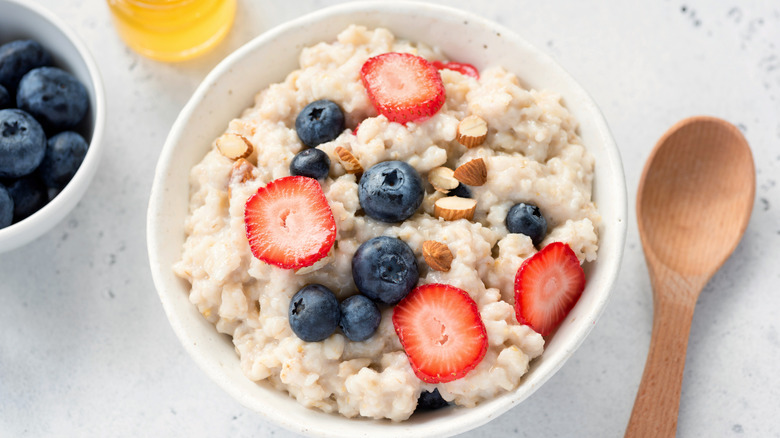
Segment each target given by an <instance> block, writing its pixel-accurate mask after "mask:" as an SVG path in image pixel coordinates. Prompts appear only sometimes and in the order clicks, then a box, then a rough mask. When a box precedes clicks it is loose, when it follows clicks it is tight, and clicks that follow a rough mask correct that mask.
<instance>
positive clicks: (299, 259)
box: [244, 176, 336, 269]
mask: <svg viewBox="0 0 780 438" xmlns="http://www.w3.org/2000/svg"><path fill="white" fill-rule="evenodd" d="M244 224H245V225H246V237H247V239H249V246H250V247H251V248H252V254H253V255H254V256H255V257H257V258H258V259H260V260H262V261H264V262H266V263H270V264H272V265H276V266H278V267H280V268H284V269H297V268H302V267H304V266H311V265H313V264H314V262H316V261H317V260H319V259H321V258H323V257H325V256H326V255H327V254H328V251H330V248H331V247H332V246H333V242H335V241H336V221H335V219H334V218H333V212H332V211H331V209H330V205H328V200H327V199H326V198H325V194H324V193H322V188H321V187H320V184H319V183H318V182H317V180H315V179H312V178H307V177H305V176H287V177H284V178H279V179H277V180H274V181H271V182H270V183H268V185H267V186H265V187H260V188H259V189H258V190H257V193H255V194H254V195H252V196H251V197H250V198H249V199H248V200H247V201H246V207H245V209H244Z"/></svg>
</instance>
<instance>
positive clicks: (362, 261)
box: [352, 236, 419, 304]
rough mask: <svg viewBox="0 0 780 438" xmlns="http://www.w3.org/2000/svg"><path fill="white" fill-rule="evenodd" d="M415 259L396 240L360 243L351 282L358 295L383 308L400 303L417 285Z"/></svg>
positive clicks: (382, 239) (406, 247)
mask: <svg viewBox="0 0 780 438" xmlns="http://www.w3.org/2000/svg"><path fill="white" fill-rule="evenodd" d="M418 278H419V273H418V271H417V259H415V257H414V253H413V252H412V249H411V248H409V245H407V244H406V243H404V242H403V241H402V240H400V239H397V238H395V237H388V236H379V237H374V238H373V239H371V240H368V241H366V242H363V244H362V245H360V247H359V248H358V249H357V251H355V255H354V256H353V257H352V279H353V280H355V286H357V288H358V290H359V291H360V293H362V294H363V295H365V296H367V297H368V298H371V299H372V300H374V301H378V302H380V303H384V304H395V303H397V302H399V301H401V300H402V299H403V298H404V297H405V296H406V295H407V294H408V293H409V291H411V290H412V288H414V286H415V285H416V284H417V279H418Z"/></svg>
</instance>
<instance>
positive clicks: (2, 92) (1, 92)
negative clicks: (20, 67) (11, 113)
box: [0, 85, 12, 109]
mask: <svg viewBox="0 0 780 438" xmlns="http://www.w3.org/2000/svg"><path fill="white" fill-rule="evenodd" d="M11 106H12V105H11V95H10V94H9V93H8V90H6V88H5V87H4V86H2V85H0V109H4V108H10V107H11Z"/></svg>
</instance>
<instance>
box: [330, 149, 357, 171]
mask: <svg viewBox="0 0 780 438" xmlns="http://www.w3.org/2000/svg"><path fill="white" fill-rule="evenodd" d="M335 152H336V155H338V156H339V161H341V165H342V166H344V170H346V171H347V173H354V174H356V175H360V174H362V173H363V166H361V165H360V162H359V161H358V160H357V158H355V156H354V155H352V152H350V151H348V150H347V149H345V148H343V147H341V146H338V147H336V150H335Z"/></svg>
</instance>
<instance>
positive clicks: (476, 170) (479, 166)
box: [453, 158, 487, 186]
mask: <svg viewBox="0 0 780 438" xmlns="http://www.w3.org/2000/svg"><path fill="white" fill-rule="evenodd" d="M453 176H454V177H455V179H457V180H458V181H460V182H462V183H463V184H466V185H469V186H481V185H482V184H485V181H487V166H486V165H485V160H483V159H482V158H477V159H474V160H471V161H469V162H466V163H463V164H461V165H460V166H458V168H457V169H455V173H454V175H453Z"/></svg>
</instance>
